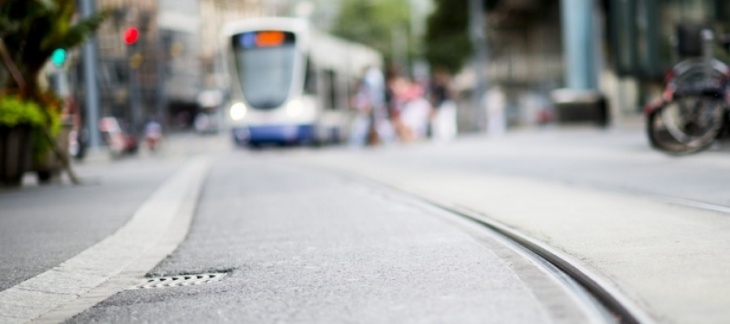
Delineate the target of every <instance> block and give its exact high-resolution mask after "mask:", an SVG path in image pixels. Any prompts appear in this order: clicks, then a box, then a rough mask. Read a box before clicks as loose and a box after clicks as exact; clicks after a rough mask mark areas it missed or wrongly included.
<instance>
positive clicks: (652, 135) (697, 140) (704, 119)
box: [645, 29, 730, 155]
mask: <svg viewBox="0 0 730 324" xmlns="http://www.w3.org/2000/svg"><path fill="white" fill-rule="evenodd" d="M700 34H701V39H702V49H701V57H694V58H689V59H685V60H682V61H680V62H679V63H677V64H676V65H675V66H674V67H673V68H672V70H671V71H670V72H669V73H668V74H667V77H666V81H665V82H666V87H665V89H664V92H663V94H662V96H661V97H660V98H657V99H656V100H654V101H652V102H650V103H649V104H647V105H646V107H645V113H646V116H647V118H646V122H647V135H648V137H649V141H650V143H651V145H652V147H654V148H656V149H658V150H660V151H663V152H665V153H669V154H673V155H684V154H691V153H696V152H700V151H702V150H704V149H706V148H708V147H710V146H711V145H712V144H713V143H714V142H715V140H716V139H717V138H718V137H719V136H720V134H722V132H723V131H724V130H725V128H726V125H727V124H728V123H727V122H728V111H729V109H730V67H728V65H726V64H725V63H723V62H721V61H719V60H717V59H716V58H715V57H714V55H713V47H714V35H713V33H712V31H710V30H708V29H704V30H702V31H701V33H700ZM723 44H724V45H727V42H726V41H725V40H723ZM673 47H674V48H675V53H677V51H676V48H677V42H676V41H674V42H673ZM678 56H679V55H678V54H675V61H677V60H676V58H678Z"/></svg>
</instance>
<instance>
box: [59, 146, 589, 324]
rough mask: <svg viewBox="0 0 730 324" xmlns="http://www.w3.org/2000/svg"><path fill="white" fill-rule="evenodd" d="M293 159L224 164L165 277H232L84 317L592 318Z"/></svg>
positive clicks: (439, 229) (422, 221)
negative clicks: (292, 162)
mask: <svg viewBox="0 0 730 324" xmlns="http://www.w3.org/2000/svg"><path fill="white" fill-rule="evenodd" d="M286 158H287V157H286V156H272V157H270V156H268V154H263V156H254V155H252V154H248V153H235V154H232V155H230V156H228V157H226V158H225V159H224V160H222V161H220V162H219V163H218V164H217V165H216V166H215V167H214V168H213V169H212V171H211V174H210V177H209V179H208V183H207V185H206V188H205V190H204V192H203V198H202V202H201V203H200V207H199V210H198V214H197V219H196V220H195V224H194V226H193V229H192V231H191V233H190V236H189V237H188V239H187V241H186V242H185V243H184V244H183V245H182V246H181V247H180V248H179V249H178V251H176V253H175V254H173V255H172V256H171V257H170V258H169V259H167V260H166V261H165V262H163V263H162V264H160V265H159V266H158V267H157V268H155V269H154V270H153V271H152V273H153V274H159V275H163V274H167V275H169V274H181V273H209V272H230V274H229V275H228V277H227V278H226V279H225V280H224V281H222V282H219V283H213V284H209V285H206V286H197V287H180V288H167V289H156V290H155V289H150V290H130V291H126V292H124V293H121V294H119V295H116V296H114V297H113V298H111V299H109V300H107V301H105V302H104V303H102V304H101V305H99V306H97V307H94V308H93V309H91V310H89V311H88V312H86V313H84V314H82V315H80V316H79V317H76V318H74V319H73V320H72V321H71V322H78V323H87V322H99V323H108V322H127V323H128V322H138V321H144V320H150V319H154V320H153V321H154V322H169V323H177V322H181V321H182V322H189V323H202V322H216V321H230V322H243V323H247V322H255V323H261V322H263V323H270V322H313V323H314V322H364V323H384V322H390V323H404V322H441V321H446V322H458V323H472V322H473V323H481V322H483V321H484V319H487V318H488V319H489V321H490V322H495V323H545V322H551V321H557V322H568V323H569V322H573V323H585V322H587V321H588V320H589V318H588V317H586V315H585V314H584V312H583V311H582V306H581V305H580V304H577V303H576V301H575V300H573V299H572V298H571V297H570V296H569V295H568V294H567V293H566V292H565V291H564V290H562V289H561V288H560V287H559V286H557V285H556V283H555V282H554V281H553V280H552V279H551V278H550V277H549V276H547V275H546V274H545V273H542V272H540V271H539V270H537V269H536V268H535V267H534V266H533V265H531V264H530V263H529V262H527V261H526V260H524V259H522V258H520V257H519V256H517V255H515V254H514V252H511V251H509V250H507V249H505V248H504V247H501V246H499V244H495V243H494V242H493V241H491V240H488V239H482V240H476V239H474V238H473V237H471V236H470V235H469V234H468V233H464V232H463V231H461V230H459V229H458V228H456V227H455V226H454V225H452V224H449V223H448V222H446V221H444V220H443V219H439V218H438V217H436V216H434V215H430V214H429V213H428V212H425V211H424V210H419V209H417V208H414V207H411V206H408V205H406V204H404V203H403V202H399V201H397V200H394V198H393V197H390V196H388V195H387V194H384V193H383V192H379V191H377V190H374V189H370V188H368V187H365V186H362V185H358V184H356V183H353V182H351V181H348V180H344V179H342V178H340V177H336V176H333V175H331V174H328V173H324V172H320V171H312V170H311V169H308V168H301V167H295V166H294V167H293V166H291V165H290V164H289V163H287V162H286Z"/></svg>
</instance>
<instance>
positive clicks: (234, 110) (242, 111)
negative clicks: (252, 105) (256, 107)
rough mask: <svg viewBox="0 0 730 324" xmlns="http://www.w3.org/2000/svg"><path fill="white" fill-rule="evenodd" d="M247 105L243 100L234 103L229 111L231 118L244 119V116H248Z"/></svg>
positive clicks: (235, 119)
mask: <svg viewBox="0 0 730 324" xmlns="http://www.w3.org/2000/svg"><path fill="white" fill-rule="evenodd" d="M246 111H247V109H246V105H244V104H243V103H242V102H237V103H234V104H233V106H231V109H230V110H229V111H228V114H229V115H230V116H231V119H233V120H234V121H239V120H241V119H243V117H246Z"/></svg>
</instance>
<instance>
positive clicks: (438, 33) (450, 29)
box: [424, 0, 472, 72]
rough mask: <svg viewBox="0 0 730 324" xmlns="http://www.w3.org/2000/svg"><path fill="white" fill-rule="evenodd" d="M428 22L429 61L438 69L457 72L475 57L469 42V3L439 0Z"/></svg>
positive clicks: (427, 46) (465, 0)
mask: <svg viewBox="0 0 730 324" xmlns="http://www.w3.org/2000/svg"><path fill="white" fill-rule="evenodd" d="M435 4H436V8H435V10H434V11H433V13H431V15H430V16H429V17H428V20H427V22H426V37H425V40H424V41H425V47H426V59H427V60H428V61H429V63H430V64H431V66H432V67H434V68H439V67H440V68H446V69H448V70H449V71H451V72H457V71H458V70H459V69H460V68H461V67H462V66H463V65H464V62H465V61H466V60H467V59H469V58H470V57H471V56H472V44H471V41H470V39H469V34H468V26H469V1H468V0H458V1H453V0H435Z"/></svg>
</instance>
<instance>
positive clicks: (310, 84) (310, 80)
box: [304, 58, 317, 94]
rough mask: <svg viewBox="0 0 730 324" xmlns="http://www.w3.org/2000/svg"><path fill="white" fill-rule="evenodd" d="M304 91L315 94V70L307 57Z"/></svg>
mask: <svg viewBox="0 0 730 324" xmlns="http://www.w3.org/2000/svg"><path fill="white" fill-rule="evenodd" d="M304 93H306V94H317V72H316V71H315V70H314V65H313V64H312V60H310V59H309V58H307V70H306V71H305V74H304Z"/></svg>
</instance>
